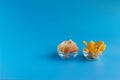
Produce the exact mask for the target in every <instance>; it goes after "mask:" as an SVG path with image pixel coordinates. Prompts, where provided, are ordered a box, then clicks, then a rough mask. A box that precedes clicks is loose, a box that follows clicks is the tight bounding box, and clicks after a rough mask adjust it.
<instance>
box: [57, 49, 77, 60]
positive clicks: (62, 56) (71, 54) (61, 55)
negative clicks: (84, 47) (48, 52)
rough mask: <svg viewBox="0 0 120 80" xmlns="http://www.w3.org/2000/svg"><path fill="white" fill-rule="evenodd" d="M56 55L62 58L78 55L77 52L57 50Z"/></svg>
mask: <svg viewBox="0 0 120 80" xmlns="http://www.w3.org/2000/svg"><path fill="white" fill-rule="evenodd" d="M58 55H59V56H60V57H61V58H63V59H68V58H75V57H76V56H77V55H78V52H74V53H64V52H61V51H59V50H58Z"/></svg>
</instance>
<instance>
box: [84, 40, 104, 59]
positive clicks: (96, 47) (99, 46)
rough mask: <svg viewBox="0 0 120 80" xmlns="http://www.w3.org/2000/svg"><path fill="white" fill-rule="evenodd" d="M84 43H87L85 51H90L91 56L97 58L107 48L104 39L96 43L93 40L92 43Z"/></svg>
mask: <svg viewBox="0 0 120 80" xmlns="http://www.w3.org/2000/svg"><path fill="white" fill-rule="evenodd" d="M83 44H85V45H86V48H84V51H86V52H88V53H89V54H90V57H91V58H97V57H98V56H99V55H100V54H101V53H102V52H103V51H104V50H105V49H106V44H105V43H104V42H103V41H98V42H96V43H95V42H94V41H93V40H91V41H90V43H87V42H86V41H83Z"/></svg>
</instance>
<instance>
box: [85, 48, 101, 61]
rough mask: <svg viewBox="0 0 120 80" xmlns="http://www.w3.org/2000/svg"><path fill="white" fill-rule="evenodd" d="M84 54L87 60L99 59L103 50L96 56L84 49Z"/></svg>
mask: <svg viewBox="0 0 120 80" xmlns="http://www.w3.org/2000/svg"><path fill="white" fill-rule="evenodd" d="M83 55H84V57H85V58H86V59H87V60H95V59H98V58H99V56H100V55H102V52H101V53H99V54H98V55H97V56H96V57H94V56H92V55H91V53H89V52H87V51H85V50H83Z"/></svg>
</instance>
